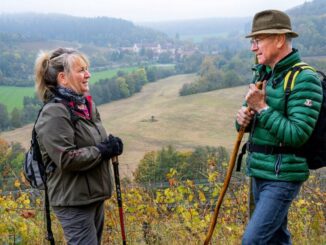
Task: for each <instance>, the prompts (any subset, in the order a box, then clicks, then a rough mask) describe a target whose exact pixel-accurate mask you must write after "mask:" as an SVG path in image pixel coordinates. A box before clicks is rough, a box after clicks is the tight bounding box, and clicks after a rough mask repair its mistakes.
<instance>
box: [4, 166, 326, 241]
mask: <svg viewBox="0 0 326 245" xmlns="http://www.w3.org/2000/svg"><path fill="white" fill-rule="evenodd" d="M207 164H209V165H210V166H212V163H211V162H208V163H207ZM223 165H224V167H225V165H226V163H223ZM128 168H129V167H128V165H123V164H121V165H120V169H121V170H122V171H128ZM211 169H212V170H211V171H208V172H207V173H201V174H204V175H206V177H207V178H206V179H205V181H203V180H201V179H196V180H182V178H180V175H179V174H178V172H177V171H176V170H175V169H174V168H171V169H170V171H169V173H168V174H166V176H165V177H166V181H155V180H154V181H151V182H148V183H146V184H143V185H140V184H135V183H133V182H131V181H130V180H128V179H122V180H121V181H122V192H123V193H122V198H123V209H124V215H125V228H126V233H127V244H170V245H174V244H185V243H186V244H203V240H204V239H205V235H206V232H207V229H208V226H209V222H210V217H211V214H212V212H213V209H214V205H215V202H216V199H217V197H218V195H219V192H220V189H221V186H222V183H221V180H223V178H224V174H225V171H224V170H222V171H220V170H216V169H214V168H212V167H211ZM224 169H225V168H224ZM6 171H10V170H8V169H7V170H6ZM193 171H194V172H196V171H201V170H199V169H197V170H196V169H194V170H193ZM9 175H10V174H8V176H9ZM243 176H244V175H243V174H242V173H235V174H234V176H233V178H232V181H231V185H230V187H229V190H228V194H227V196H226V199H225V200H224V203H223V205H222V209H221V212H220V216H219V218H218V222H217V226H216V229H215V232H214V235H213V239H212V244H240V241H241V236H242V234H243V231H244V228H245V225H246V222H247V220H248V204H247V200H248V184H247V182H248V180H247V179H246V178H245V177H243ZM322 176H323V175H322V174H321V173H320V172H315V173H313V174H312V175H311V176H310V178H309V180H308V181H307V182H306V183H305V184H304V186H303V188H302V190H301V192H300V195H299V197H298V198H297V199H296V201H295V202H294V203H293V205H292V207H291V209H290V215H289V229H290V231H291V233H292V236H293V237H292V240H293V244H309V245H310V244H325V242H326V236H325V205H324V200H325V197H326V195H325V190H324V189H322V187H325V183H324V181H325V179H323V178H322ZM157 177H158V178H157V179H159V176H157ZM2 184H3V186H6V189H7V190H6V191H5V190H2V191H1V192H0V219H1V221H0V234H1V235H0V243H1V244H26V245H28V244H47V242H46V240H45V239H44V237H45V233H46V228H45V222H44V212H43V193H41V192H39V191H36V190H33V189H29V188H28V187H27V185H26V181H25V180H24V177H23V176H22V175H21V176H11V178H8V179H6V180H5V181H3V183H2ZM105 207H106V208H105V210H106V211H105V219H106V220H105V228H104V234H103V241H102V244H121V233H120V223H119V214H118V205H117V201H116V196H115V195H114V196H113V197H112V198H111V199H110V200H108V201H106V203H105ZM51 214H52V227H53V231H54V236H55V240H56V243H57V244H65V242H64V236H63V232H62V230H61V227H60V224H59V223H58V221H57V220H56V218H55V215H54V214H53V213H51Z"/></svg>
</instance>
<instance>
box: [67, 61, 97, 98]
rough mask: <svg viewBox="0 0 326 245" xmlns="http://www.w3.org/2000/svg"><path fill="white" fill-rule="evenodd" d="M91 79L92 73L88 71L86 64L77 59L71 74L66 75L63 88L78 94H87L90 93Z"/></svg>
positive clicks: (72, 66) (71, 68)
mask: <svg viewBox="0 0 326 245" xmlns="http://www.w3.org/2000/svg"><path fill="white" fill-rule="evenodd" d="M90 77H91V73H90V72H89V71H88V66H87V64H86V62H85V61H84V60H83V59H81V58H76V59H75V60H74V61H73V62H72V65H71V67H70V72H69V73H68V74H66V75H65V78H64V83H63V86H64V87H67V88H70V89H72V90H73V91H75V92H76V93H77V94H85V93H86V92H88V91H89V84H88V80H89V78H90ZM61 85H62V84H61Z"/></svg>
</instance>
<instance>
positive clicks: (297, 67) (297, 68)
mask: <svg viewBox="0 0 326 245" xmlns="http://www.w3.org/2000/svg"><path fill="white" fill-rule="evenodd" d="M305 69H309V70H312V71H314V72H316V70H315V68H313V67H312V66H310V65H308V64H306V63H304V62H300V63H296V64H294V65H293V66H292V67H291V68H290V70H289V71H288V72H287V73H286V75H285V78H284V93H285V106H284V108H285V116H287V110H286V108H287V104H288V100H289V96H290V94H291V91H292V90H293V88H294V84H295V80H296V78H297V76H298V74H299V73H300V72H301V71H303V70H305Z"/></svg>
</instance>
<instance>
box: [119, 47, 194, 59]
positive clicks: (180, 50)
mask: <svg viewBox="0 0 326 245" xmlns="http://www.w3.org/2000/svg"><path fill="white" fill-rule="evenodd" d="M115 51H118V52H127V53H133V54H138V55H140V56H150V57H151V58H152V60H156V61H157V60H159V58H160V57H162V56H164V57H165V58H166V59H169V60H173V61H175V60H178V59H182V58H183V57H186V56H191V55H192V54H194V53H195V52H198V51H199V50H198V48H197V47H196V46H195V45H191V46H190V45H189V47H185V46H182V47H177V46H176V45H175V44H173V43H166V44H162V45H161V44H159V43H135V44H133V46H130V47H120V48H118V49H116V50H115Z"/></svg>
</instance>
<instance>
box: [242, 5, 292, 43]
mask: <svg viewBox="0 0 326 245" xmlns="http://www.w3.org/2000/svg"><path fill="white" fill-rule="evenodd" d="M259 34H288V35H290V36H291V37H292V38H294V37H298V34H297V33H295V32H293V31H292V27H291V20H290V17H289V16H288V15H287V14H286V13H284V12H282V11H279V10H264V11H261V12H259V13H257V14H255V17H254V19H253V22H252V30H251V33H250V34H248V35H247V36H246V37H253V36H256V35H259Z"/></svg>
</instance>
